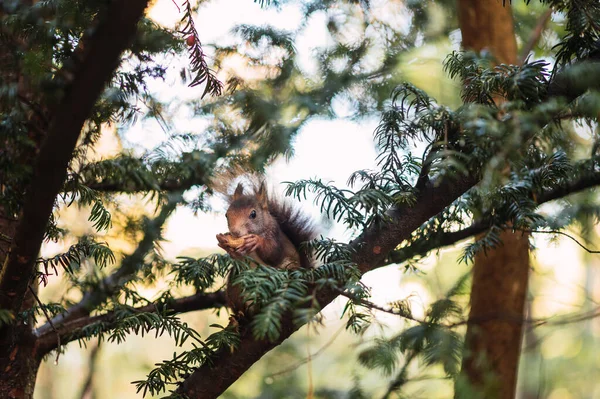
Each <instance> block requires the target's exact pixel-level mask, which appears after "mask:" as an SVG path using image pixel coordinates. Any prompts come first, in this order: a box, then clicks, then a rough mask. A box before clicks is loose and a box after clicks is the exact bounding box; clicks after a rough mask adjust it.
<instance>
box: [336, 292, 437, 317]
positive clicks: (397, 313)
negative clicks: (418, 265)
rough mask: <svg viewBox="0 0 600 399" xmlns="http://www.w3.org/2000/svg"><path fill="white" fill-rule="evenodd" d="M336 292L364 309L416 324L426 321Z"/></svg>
mask: <svg viewBox="0 0 600 399" xmlns="http://www.w3.org/2000/svg"><path fill="white" fill-rule="evenodd" d="M338 292H339V294H340V295H342V296H345V297H346V298H348V299H350V300H352V301H354V302H357V303H358V304H360V305H362V306H364V307H367V308H369V309H375V310H379V311H380V312H385V313H389V314H393V315H394V316H400V317H402V318H404V319H408V320H412V321H416V322H417V323H426V321H424V320H419V319H416V318H414V317H412V316H410V315H407V314H406V313H400V312H396V311H394V310H392V309H386V308H384V307H382V306H379V305H376V304H374V303H373V302H370V301H368V300H366V299H363V298H359V297H357V296H356V295H353V294H350V293H349V292H347V291H344V290H341V289H338Z"/></svg>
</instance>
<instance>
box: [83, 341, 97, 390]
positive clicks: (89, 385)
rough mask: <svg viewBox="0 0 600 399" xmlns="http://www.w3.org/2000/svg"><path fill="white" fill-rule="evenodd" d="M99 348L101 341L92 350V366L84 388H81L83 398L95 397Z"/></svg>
mask: <svg viewBox="0 0 600 399" xmlns="http://www.w3.org/2000/svg"><path fill="white" fill-rule="evenodd" d="M99 350H100V341H98V342H97V343H96V346H94V347H93V348H92V351H91V352H90V367H89V370H88V375H87V377H86V379H85V383H84V384H83V388H82V390H81V399H93V397H94V392H93V390H94V374H95V369H96V358H97V357H98V352H99Z"/></svg>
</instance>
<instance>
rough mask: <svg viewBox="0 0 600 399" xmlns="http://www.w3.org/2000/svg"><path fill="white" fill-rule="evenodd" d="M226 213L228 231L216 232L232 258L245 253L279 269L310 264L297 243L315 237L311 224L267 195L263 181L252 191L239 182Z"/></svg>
mask: <svg viewBox="0 0 600 399" xmlns="http://www.w3.org/2000/svg"><path fill="white" fill-rule="evenodd" d="M225 216H226V217H227V226H228V227H229V233H228V234H217V240H218V241H219V246H220V247H221V248H223V249H224V250H226V251H227V253H229V255H231V256H232V257H234V258H240V257H242V256H245V255H248V256H250V257H251V258H252V259H254V260H255V261H257V262H258V263H262V264H265V265H268V266H272V267H275V268H278V269H297V268H299V267H304V268H308V267H311V266H312V260H311V259H310V257H309V256H308V255H307V254H306V253H305V252H304V251H299V246H300V244H301V243H302V242H304V241H309V240H312V239H313V238H315V237H316V229H315V227H314V224H313V223H312V222H311V220H310V219H309V218H308V217H306V216H305V215H303V214H302V213H301V212H300V211H298V210H297V209H295V208H293V207H292V206H291V205H289V204H287V203H285V202H279V201H276V200H273V199H271V198H269V196H268V194H267V190H266V188H265V184H264V182H261V183H260V184H259V187H258V189H257V190H255V192H254V193H251V194H245V193H244V187H243V186H242V184H241V183H240V184H238V186H237V187H236V189H235V192H234V194H233V196H232V197H230V204H229V208H228V209H227V213H226V214H225ZM242 240H243V241H242Z"/></svg>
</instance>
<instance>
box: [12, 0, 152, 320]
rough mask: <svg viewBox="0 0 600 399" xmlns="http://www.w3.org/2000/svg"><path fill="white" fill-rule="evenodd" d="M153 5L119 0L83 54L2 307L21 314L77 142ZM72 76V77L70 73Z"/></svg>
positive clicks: (54, 118)
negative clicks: (99, 98)
mask: <svg viewBox="0 0 600 399" xmlns="http://www.w3.org/2000/svg"><path fill="white" fill-rule="evenodd" d="M147 3H148V0H115V1H113V2H111V3H110V5H109V7H108V10H107V12H106V13H105V14H104V15H102V19H101V20H100V22H99V24H98V25H97V27H96V28H95V29H92V30H90V31H91V33H90V34H89V36H87V37H84V39H82V40H83V42H84V43H85V46H84V47H85V51H84V54H80V55H81V56H82V57H81V58H80V59H81V62H80V63H78V66H77V67H76V68H75V71H74V72H73V74H74V77H73V80H72V82H71V83H70V84H68V86H67V87H66V89H65V92H64V96H63V97H62V99H61V100H60V102H59V104H58V105H57V106H55V107H51V118H50V119H51V123H50V127H49V129H48V134H47V136H46V139H45V140H44V142H43V144H42V146H41V148H40V152H39V155H38V157H37V160H36V164H35V167H34V173H33V179H32V182H31V185H30V187H29V189H28V191H27V194H26V198H25V203H24V206H23V211H22V215H21V218H20V223H19V226H18V228H17V231H16V234H15V239H14V241H13V243H12V246H11V250H10V254H9V257H8V262H7V263H6V265H5V266H4V267H3V268H2V274H1V275H0V308H2V309H7V310H11V311H13V312H17V311H18V310H19V307H20V306H21V303H22V301H23V299H24V297H25V293H26V291H27V287H28V284H29V282H30V281H31V279H32V278H33V276H34V271H35V269H34V268H35V261H36V259H37V255H38V252H39V250H40V246H41V243H42V240H43V237H44V232H45V229H46V226H47V224H48V219H49V217H50V214H51V212H52V207H53V206H54V201H55V199H56V196H57V194H58V192H59V191H60V189H61V187H62V185H63V182H64V180H65V177H66V174H67V166H68V164H69V162H70V160H71V157H72V154H73V150H74V148H75V145H76V144H77V139H78V138H79V134H80V131H81V128H82V127H83V124H84V122H85V120H86V119H87V117H88V115H89V112H90V111H91V109H92V107H93V105H94V103H95V102H96V99H97V98H98V96H99V95H100V93H101V92H102V90H103V89H104V86H105V84H106V82H107V81H108V80H109V79H110V77H111V75H112V74H113V72H114V70H115V69H116V67H117V66H118V61H119V57H120V55H121V53H122V52H123V51H124V50H125V49H126V48H127V46H128V45H129V43H130V40H131V38H132V37H133V35H134V34H135V31H136V27H137V22H138V21H139V19H140V18H141V17H142V15H143V13H144V9H145V8H146V6H147ZM67 75H70V73H69V74H67Z"/></svg>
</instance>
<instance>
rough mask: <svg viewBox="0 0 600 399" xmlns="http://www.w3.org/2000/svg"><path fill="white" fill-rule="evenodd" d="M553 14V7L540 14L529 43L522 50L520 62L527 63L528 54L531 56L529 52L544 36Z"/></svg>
mask: <svg viewBox="0 0 600 399" xmlns="http://www.w3.org/2000/svg"><path fill="white" fill-rule="evenodd" d="M551 16H552V9H549V10H546V11H544V13H543V14H542V15H540V18H539V19H538V21H537V24H536V25H535V28H533V32H531V36H530V37H529V40H528V41H527V44H526V45H525V46H524V47H523V49H522V50H521V55H520V56H519V64H523V63H525V60H526V59H527V56H529V53H530V52H531V51H532V50H533V48H534V47H535V46H536V45H537V44H538V42H539V41H540V38H541V37H542V33H543V32H544V29H546V25H547V24H548V21H550V17H551Z"/></svg>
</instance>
